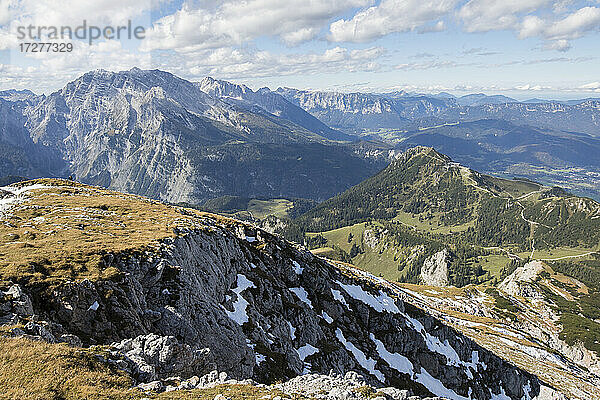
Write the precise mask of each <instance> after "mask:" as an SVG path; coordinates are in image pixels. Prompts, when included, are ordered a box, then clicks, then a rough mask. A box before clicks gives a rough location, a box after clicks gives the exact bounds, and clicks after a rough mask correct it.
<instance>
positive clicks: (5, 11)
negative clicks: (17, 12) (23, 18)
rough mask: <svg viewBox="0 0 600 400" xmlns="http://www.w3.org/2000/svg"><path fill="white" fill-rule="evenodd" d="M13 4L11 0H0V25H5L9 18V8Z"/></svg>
mask: <svg viewBox="0 0 600 400" xmlns="http://www.w3.org/2000/svg"><path fill="white" fill-rule="evenodd" d="M13 6H14V1H12V0H0V26H2V25H6V24H8V23H9V22H10V20H11V11H12V10H11V8H12V7H13Z"/></svg>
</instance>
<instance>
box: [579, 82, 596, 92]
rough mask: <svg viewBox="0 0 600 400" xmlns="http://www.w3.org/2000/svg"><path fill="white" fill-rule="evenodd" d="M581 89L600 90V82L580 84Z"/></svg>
mask: <svg viewBox="0 0 600 400" xmlns="http://www.w3.org/2000/svg"><path fill="white" fill-rule="evenodd" d="M579 89H582V90H584V91H591V92H600V82H591V83H586V84H585V85H581V86H579Z"/></svg>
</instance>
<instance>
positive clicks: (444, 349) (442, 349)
mask: <svg viewBox="0 0 600 400" xmlns="http://www.w3.org/2000/svg"><path fill="white" fill-rule="evenodd" d="M425 344H427V348H428V349H429V350H431V351H433V352H435V353H438V354H441V355H443V356H445V357H446V359H447V360H448V364H450V365H454V366H457V367H458V366H460V365H461V364H463V362H462V361H461V360H460V357H459V356H458V353H457V352H456V350H454V348H453V347H452V346H450V343H448V340H444V342H442V341H441V340H440V339H439V338H437V337H436V336H433V335H430V334H429V333H426V334H425Z"/></svg>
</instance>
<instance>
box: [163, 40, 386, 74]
mask: <svg viewBox="0 0 600 400" xmlns="http://www.w3.org/2000/svg"><path fill="white" fill-rule="evenodd" d="M383 54H384V50H383V49H382V48H380V47H371V48H367V49H360V50H348V49H346V48H343V47H334V48H332V49H328V50H326V51H324V52H322V53H304V54H299V53H293V54H275V53H271V52H268V51H256V52H255V51H250V50H242V49H236V48H221V49H218V50H200V51H197V52H194V53H186V54H185V55H180V56H178V57H179V58H177V59H176V60H171V65H179V68H180V70H179V73H181V74H182V75H186V76H188V77H190V78H201V77H204V76H206V75H212V76H217V77H219V78H223V79H246V78H255V77H278V76H283V75H310V74H319V73H321V74H327V73H341V72H357V71H374V70H377V69H379V68H380V65H379V64H378V63H377V61H376V60H377V59H378V58H379V57H381V56H382V55H383ZM178 61H179V63H178Z"/></svg>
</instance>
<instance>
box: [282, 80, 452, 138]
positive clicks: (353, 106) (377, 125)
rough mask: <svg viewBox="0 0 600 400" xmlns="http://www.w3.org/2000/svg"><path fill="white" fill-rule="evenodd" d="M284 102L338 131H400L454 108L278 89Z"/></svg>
mask: <svg viewBox="0 0 600 400" xmlns="http://www.w3.org/2000/svg"><path fill="white" fill-rule="evenodd" d="M277 93H280V94H281V95H282V96H284V97H285V98H286V99H288V100H289V101H291V102H292V103H294V104H297V105H299V106H300V107H302V108H303V109H304V110H306V111H308V112H309V113H311V114H312V115H314V116H315V117H317V118H319V119H320V120H321V121H323V122H324V123H326V124H328V125H330V126H332V127H335V128H338V129H340V130H344V131H348V132H355V131H360V130H377V129H401V128H403V127H407V126H412V125H413V122H412V121H413V120H415V119H419V118H424V117H430V116H435V115H437V114H439V113H441V112H442V111H444V110H446V109H447V108H448V107H451V106H453V105H454V104H455V102H454V100H453V99H434V98H431V97H425V96H417V97H413V96H406V95H398V94H397V93H396V94H394V93H391V94H370V93H336V92H310V91H304V90H297V89H290V88H279V89H277Z"/></svg>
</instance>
